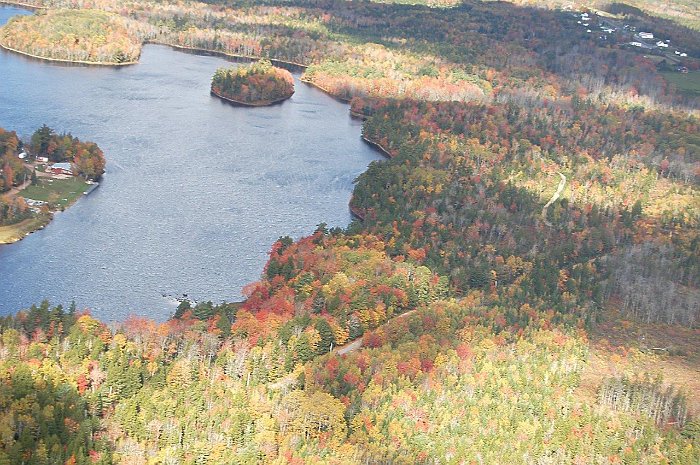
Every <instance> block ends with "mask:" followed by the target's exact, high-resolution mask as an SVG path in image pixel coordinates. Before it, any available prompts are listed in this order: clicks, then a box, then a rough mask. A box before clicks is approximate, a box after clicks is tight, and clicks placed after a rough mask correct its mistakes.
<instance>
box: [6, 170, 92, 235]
mask: <svg viewBox="0 0 700 465" xmlns="http://www.w3.org/2000/svg"><path fill="white" fill-rule="evenodd" d="M40 174H42V176H41V177H39V178H37V180H36V182H35V183H34V184H30V185H28V186H27V187H26V188H23V189H21V190H18V191H17V192H15V193H13V194H6V195H15V196H19V197H22V199H23V200H24V202H25V203H26V204H27V205H29V207H30V208H31V209H32V210H33V212H34V214H33V215H32V216H31V217H30V218H26V219H24V220H22V221H19V222H17V223H13V224H9V225H4V226H0V244H11V243H13V242H17V241H20V240H22V239H23V238H24V237H25V236H27V235H28V234H31V233H33V232H34V231H37V230H39V229H43V228H44V227H45V226H46V225H47V224H48V223H49V222H51V219H52V217H53V213H54V212H56V211H63V210H65V209H66V208H68V207H70V206H71V205H73V204H74V203H75V202H76V201H77V200H78V199H79V198H80V197H81V196H82V195H84V194H85V193H87V192H90V191H91V190H92V189H94V187H95V186H97V185H98V184H97V183H94V182H90V181H86V180H85V179H83V178H81V177H77V176H66V175H59V176H56V177H53V176H51V175H49V174H44V173H40Z"/></svg>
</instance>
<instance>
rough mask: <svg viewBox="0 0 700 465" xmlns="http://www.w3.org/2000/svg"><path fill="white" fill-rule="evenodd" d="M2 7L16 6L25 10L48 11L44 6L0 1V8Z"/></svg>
mask: <svg viewBox="0 0 700 465" xmlns="http://www.w3.org/2000/svg"><path fill="white" fill-rule="evenodd" d="M2 5H7V6H17V7H20V8H25V9H27V10H48V9H49V8H48V7H46V6H38V5H32V4H31V3H22V2H11V1H8V0H0V6H2Z"/></svg>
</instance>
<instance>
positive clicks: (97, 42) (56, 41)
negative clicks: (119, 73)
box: [0, 10, 149, 65]
mask: <svg viewBox="0 0 700 465" xmlns="http://www.w3.org/2000/svg"><path fill="white" fill-rule="evenodd" d="M148 29H149V28H148V27H147V26H144V25H140V24H139V23H136V22H135V21H132V20H130V19H128V18H124V17H122V16H119V15H117V14H114V13H108V12H105V11H99V10H49V11H47V12H37V13H36V14H34V15H31V16H16V17H14V18H12V19H10V21H8V23H7V24H6V25H5V26H3V27H2V28H1V29H0V46H2V47H3V48H4V49H6V50H10V51H13V52H17V53H22V54H25V55H29V56H32V57H35V58H42V59H45V60H51V61H67V62H72V63H86V64H99V65H124V64H132V63H136V62H137V61H138V59H139V56H140V55H141V44H142V42H143V40H144V39H146V38H147V36H148V33H147V31H148Z"/></svg>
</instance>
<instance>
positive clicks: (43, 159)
mask: <svg viewBox="0 0 700 465" xmlns="http://www.w3.org/2000/svg"><path fill="white" fill-rule="evenodd" d="M36 161H38V162H39V163H48V162H49V159H48V158H47V157H36Z"/></svg>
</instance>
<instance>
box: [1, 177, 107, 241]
mask: <svg viewBox="0 0 700 465" xmlns="http://www.w3.org/2000/svg"><path fill="white" fill-rule="evenodd" d="M99 186H100V183H99V182H97V181H93V183H92V184H87V187H86V188H85V190H84V191H83V193H82V194H80V195H79V196H77V197H76V198H75V199H74V200H73V201H72V202H70V203H68V204H66V205H64V206H63V207H62V208H57V209H54V210H50V211H49V212H48V213H39V214H37V216H35V217H31V218H27V219H25V220H22V221H20V222H19V223H14V224H9V225H6V226H0V247H2V246H3V245H9V244H14V243H17V242H19V241H21V240H22V239H24V238H25V237H27V236H28V235H30V234H33V233H35V232H37V231H40V230H42V229H44V228H45V227H46V226H48V225H49V223H51V221H53V218H54V215H55V214H57V213H61V212H63V211H65V210H67V209H68V208H70V207H72V206H73V205H75V204H76V203H77V202H78V200H79V199H80V198H81V197H83V196H86V195H89V194H90V193H92V191H94V190H95V189H97V188H98V187H99ZM20 192H21V191H20Z"/></svg>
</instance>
